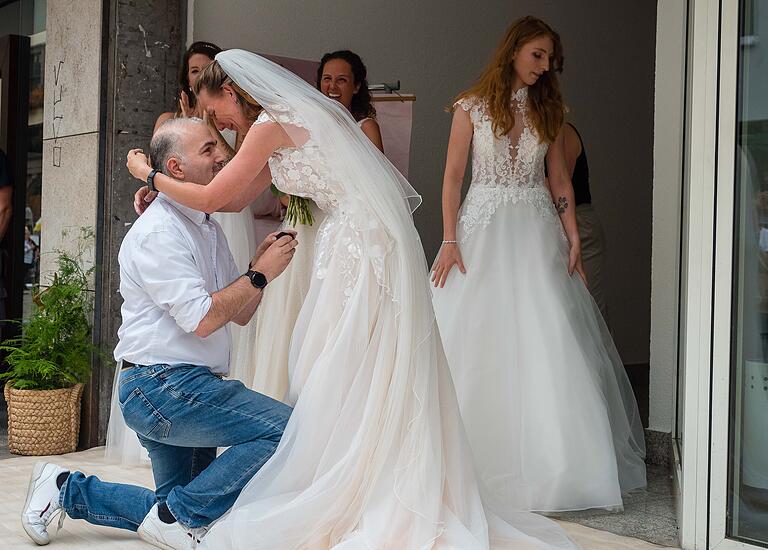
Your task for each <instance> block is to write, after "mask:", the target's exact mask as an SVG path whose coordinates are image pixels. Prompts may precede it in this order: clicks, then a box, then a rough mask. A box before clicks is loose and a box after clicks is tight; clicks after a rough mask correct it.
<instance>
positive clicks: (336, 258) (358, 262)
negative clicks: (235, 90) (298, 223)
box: [257, 106, 392, 305]
mask: <svg viewBox="0 0 768 550" xmlns="http://www.w3.org/2000/svg"><path fill="white" fill-rule="evenodd" d="M268 109H269V112H270V113H269V114H267V113H266V112H263V113H262V114H261V115H259V118H258V119H257V123H261V122H266V121H269V120H273V121H276V122H278V123H281V124H291V125H294V126H301V127H303V125H302V124H301V121H298V120H297V119H296V117H294V116H293V115H292V113H290V112H287V111H285V110H280V108H279V106H277V107H274V106H268ZM269 169H270V171H271V172H272V179H273V182H274V184H275V186H276V187H277V188H278V189H279V190H280V191H282V192H283V193H288V194H290V195H298V196H301V197H307V198H310V199H312V200H313V201H314V202H315V203H317V205H318V207H319V208H320V209H322V210H324V211H325V212H327V213H328V217H327V218H326V219H325V221H324V222H323V223H322V225H321V226H320V227H319V228H318V233H317V237H316V240H315V261H314V266H313V274H314V276H315V277H317V278H319V279H325V278H328V277H337V276H341V279H342V289H343V293H344V298H343V305H346V304H347V301H348V300H349V298H350V297H351V296H352V294H353V293H354V289H355V286H356V284H357V282H358V281H359V280H360V277H361V274H362V273H363V270H365V269H368V268H370V269H371V270H372V271H373V273H374V276H375V277H376V280H377V282H378V283H379V285H380V286H381V287H382V288H383V289H384V291H385V292H387V293H389V276H388V272H387V270H386V269H385V266H386V265H388V264H387V262H386V258H387V256H388V255H389V254H390V252H391V246H392V244H391V243H392V239H391V237H390V236H389V234H388V233H387V231H386V230H385V229H384V228H383V227H382V226H381V225H380V224H379V223H378V221H376V219H375V218H373V217H372V216H371V215H370V212H369V209H368V207H367V206H366V205H365V204H363V203H361V202H360V200H359V199H356V198H355V197H349V196H346V194H345V193H344V188H343V185H341V183H340V182H339V181H338V180H337V179H336V176H335V175H334V174H333V173H332V172H331V170H330V168H329V167H328V164H327V162H326V160H325V158H324V157H323V155H322V153H321V152H320V150H319V148H318V147H317V145H316V144H315V142H314V141H313V140H312V136H310V138H309V139H308V140H307V141H306V142H305V143H304V144H303V145H301V146H299V147H291V148H287V147H285V148H281V149H278V150H277V151H275V152H274V153H273V154H272V156H271V157H270V158H269Z"/></svg>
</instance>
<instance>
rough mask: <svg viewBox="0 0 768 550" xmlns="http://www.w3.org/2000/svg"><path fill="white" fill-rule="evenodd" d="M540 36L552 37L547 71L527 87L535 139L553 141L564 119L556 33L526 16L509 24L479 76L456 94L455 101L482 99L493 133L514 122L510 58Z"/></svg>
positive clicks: (507, 129) (559, 45)
mask: <svg viewBox="0 0 768 550" xmlns="http://www.w3.org/2000/svg"><path fill="white" fill-rule="evenodd" d="M541 36H548V37H549V38H550V39H551V40H552V45H553V52H552V58H551V59H550V64H549V70H548V71H546V72H545V73H544V74H543V75H541V77H540V78H539V79H538V80H537V81H536V83H535V84H534V85H532V86H530V87H529V88H528V110H529V116H530V117H531V121H532V123H533V126H534V127H535V128H536V131H537V132H538V134H539V138H540V139H541V140H542V141H544V142H546V143H552V142H553V141H555V138H556V137H557V134H558V133H559V132H560V128H561V127H562V126H563V123H564V122H565V104H564V102H563V96H562V94H561V93H560V85H559V83H558V81H557V73H560V72H562V71H563V45H562V43H561V41H560V35H559V34H557V33H556V32H555V31H554V30H553V29H552V27H550V26H549V25H547V24H546V23H545V22H544V21H542V20H541V19H537V18H536V17H532V16H530V15H529V16H526V17H522V18H520V19H518V20H517V21H515V22H514V23H512V25H510V27H509V28H508V29H507V32H506V33H505V34H504V39H503V40H502V41H501V44H499V47H498V48H497V49H496V52H495V53H494V54H493V57H492V58H491V61H490V63H489V64H488V66H487V67H486V68H485V70H484V71H483V73H482V74H481V75H480V78H478V79H477V82H476V83H475V84H474V85H473V86H472V87H471V88H469V89H468V90H466V91H464V92H462V93H460V94H459V95H458V96H457V97H456V100H459V99H461V98H465V97H469V96H475V97H478V98H481V99H484V100H486V102H487V104H488V110H489V114H490V116H491V119H492V120H493V131H494V132H496V134H497V135H504V134H507V133H509V132H510V131H511V130H512V128H513V127H514V125H515V110H514V106H513V105H512V94H513V85H514V83H515V68H514V61H513V60H512V57H513V56H514V55H515V53H517V52H518V51H519V50H520V48H522V47H523V45H525V44H526V43H528V42H530V41H531V40H534V39H536V38H539V37H541Z"/></svg>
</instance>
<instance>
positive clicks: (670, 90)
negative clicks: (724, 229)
mask: <svg viewBox="0 0 768 550" xmlns="http://www.w3.org/2000/svg"><path fill="white" fill-rule="evenodd" d="M685 4H686V2H685V0H661V1H660V2H659V18H658V27H657V33H656V44H657V48H656V92H655V93H656V98H655V114H654V119H655V129H656V131H655V144H654V167H653V181H654V186H653V257H652V269H651V282H652V292H651V377H650V418H649V428H651V429H653V430H657V431H662V432H671V431H673V425H674V418H673V416H674V415H673V412H674V403H675V389H676V384H677V380H676V375H677V344H678V340H677V312H678V301H679V292H678V286H679V275H678V271H679V257H680V211H681V209H680V204H681V200H682V196H681V192H682V169H681V166H682V164H683V154H682V141H683V106H684V101H683V94H684V84H685V82H684V74H685V12H686V6H685Z"/></svg>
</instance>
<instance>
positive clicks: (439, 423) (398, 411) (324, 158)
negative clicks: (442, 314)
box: [202, 50, 573, 550]
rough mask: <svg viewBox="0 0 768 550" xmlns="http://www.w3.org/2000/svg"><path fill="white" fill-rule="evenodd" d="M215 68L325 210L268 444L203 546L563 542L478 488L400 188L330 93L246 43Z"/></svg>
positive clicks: (465, 547) (283, 179)
mask: <svg viewBox="0 0 768 550" xmlns="http://www.w3.org/2000/svg"><path fill="white" fill-rule="evenodd" d="M217 60H218V61H219V63H220V64H221V66H222V68H223V69H224V70H225V72H226V73H227V74H228V75H229V76H230V77H231V78H232V79H233V80H234V81H235V82H236V83H237V84H238V85H239V86H240V87H241V88H243V89H245V90H246V91H247V92H248V93H249V94H250V95H251V96H253V97H254V99H256V101H258V102H259V103H260V104H261V105H262V106H263V107H264V108H265V109H266V110H267V112H268V113H269V115H270V118H271V120H272V121H276V122H278V123H279V124H280V125H281V126H282V127H283V129H284V130H285V131H286V132H287V133H288V134H289V135H290V136H291V137H292V138H293V141H294V143H296V147H291V148H284V149H280V150H278V151H277V152H276V153H275V154H273V155H272V157H271V158H270V160H269V166H270V169H271V171H272V176H273V178H274V181H275V184H276V185H277V186H278V188H280V190H281V191H284V192H286V193H289V194H293V195H300V196H304V197H309V198H311V199H312V200H313V201H315V203H316V204H317V205H318V207H319V208H320V209H322V210H323V211H324V212H325V213H326V218H325V220H324V221H323V222H322V224H320V226H319V227H318V234H317V240H316V250H315V255H314V261H313V264H312V276H311V281H310V284H309V291H308V294H307V297H306V299H305V300H304V303H303V305H302V307H301V311H300V313H299V315H298V319H297V322H296V327H295V329H294V334H293V342H292V345H291V353H290V358H289V362H290V365H291V369H292V377H291V391H292V392H294V393H295V395H297V396H298V399H297V401H296V406H295V409H294V412H293V414H292V416H291V419H290V421H289V423H288V426H287V428H286V430H285V434H284V436H283V439H282V440H281V442H280V445H279V447H278V449H277V451H276V453H275V455H274V456H273V457H272V458H271V459H270V460H269V461H268V462H267V463H266V464H265V465H264V466H263V467H262V468H261V470H260V471H259V472H258V473H256V475H255V476H254V477H253V478H252V479H251V481H250V482H249V483H248V484H247V485H246V487H245V488H244V489H243V491H242V493H241V494H240V496H239V498H238V500H237V502H236V503H235V504H234V506H233V508H232V509H231V510H230V512H228V514H227V515H225V516H224V517H223V518H222V519H221V520H219V521H218V522H216V523H215V524H214V525H213V526H212V528H211V529H210V531H208V534H207V535H206V536H205V537H204V538H203V540H202V547H204V548H208V549H216V550H220V549H227V548H231V549H235V548H237V549H246V548H258V549H269V550H275V549H309V550H315V549H327V548H335V549H337V550H348V549H355V550H358V549H359V550H363V549H371V548H376V549H387V550H410V549H413V550H417V549H428V548H436V549H441V550H444V549H456V550H458V549H462V550H473V549H487V548H496V549H502V548H509V549H523V548H572V547H573V545H572V543H571V542H570V541H569V540H568V538H567V537H566V536H565V534H564V532H563V531H562V530H561V529H560V528H559V527H558V526H557V525H556V524H554V523H553V522H551V521H550V520H548V519H546V518H543V517H540V516H536V515H534V514H530V513H526V512H514V511H511V510H504V511H503V513H502V514H501V515H503V517H504V519H503V520H502V519H501V518H500V515H498V514H497V513H495V512H492V511H491V510H490V509H489V508H488V507H487V506H486V505H485V504H484V502H483V499H482V497H481V490H480V488H479V486H478V484H477V482H476V479H475V475H474V469H473V465H472V461H471V458H470V453H469V449H468V447H467V444H466V440H465V436H464V431H463V428H462V425H461V420H460V416H459V410H458V406H457V403H456V397H455V393H454V390H453V385H452V383H451V378H450V374H449V372H448V367H447V364H446V361H445V357H444V354H443V351H442V346H441V344H440V339H439V336H438V334H437V331H436V330H435V326H434V315H433V312H432V308H431V305H430V301H429V300H430V297H429V288H428V285H427V283H426V281H425V280H424V273H426V270H427V266H426V262H425V259H424V254H423V250H422V248H421V243H420V241H419V237H418V234H417V232H416V229H415V227H414V226H413V220H412V218H411V215H410V212H409V210H408V202H407V201H408V200H409V199H412V198H414V196H413V192H412V188H410V186H408V184H407V182H405V180H404V179H403V178H402V176H400V175H399V173H398V172H397V171H396V169H395V168H394V167H393V166H392V165H391V163H389V162H388V161H387V160H386V158H385V157H384V156H383V155H381V153H380V152H379V151H378V150H376V149H375V147H374V146H373V145H372V144H371V143H370V142H369V141H368V139H367V138H366V137H365V135H364V134H363V133H362V132H361V131H360V130H359V128H357V126H356V125H355V124H354V121H353V120H352V119H351V118H350V117H349V115H348V114H347V113H346V112H345V111H344V109H343V107H341V106H340V105H339V104H338V103H336V102H334V101H333V100H330V99H328V98H325V96H323V95H322V94H320V93H319V92H317V91H316V90H314V89H313V88H311V87H310V86H308V85H307V84H306V83H304V82H303V81H301V80H300V79H298V78H297V77H295V76H293V75H291V74H290V73H288V72H287V71H285V70H284V69H282V68H281V67H279V66H277V65H275V64H273V63H271V62H269V61H267V60H265V59H263V58H261V57H259V56H256V55H255V54H251V53H248V52H244V51H241V50H228V51H226V52H223V53H222V54H219V55H218V56H217Z"/></svg>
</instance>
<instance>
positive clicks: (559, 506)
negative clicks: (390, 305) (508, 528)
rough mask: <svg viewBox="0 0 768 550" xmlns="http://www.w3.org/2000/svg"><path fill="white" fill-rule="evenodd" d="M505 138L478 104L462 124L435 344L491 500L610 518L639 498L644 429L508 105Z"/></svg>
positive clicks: (541, 156) (524, 128)
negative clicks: (591, 511)
mask: <svg viewBox="0 0 768 550" xmlns="http://www.w3.org/2000/svg"><path fill="white" fill-rule="evenodd" d="M514 102H515V106H516V109H517V115H516V122H515V127H514V128H513V130H512V132H510V135H506V136H502V137H499V136H496V135H495V134H494V132H493V129H492V126H491V118H490V116H489V114H488V112H487V110H486V106H485V103H484V102H483V101H482V100H479V99H477V98H464V99H462V100H460V101H459V102H458V103H457V108H461V109H464V110H465V111H467V112H468V113H469V116H470V118H471V120H472V125H473V129H474V134H473V138H472V184H471V186H470V188H469V192H468V193H467V196H466V199H465V200H464V203H463V205H462V208H461V211H460V214H459V221H458V228H457V229H458V232H457V240H458V241H459V246H460V249H461V254H462V259H463V261H464V265H465V267H466V274H462V273H460V272H459V271H458V269H456V268H454V269H453V270H452V271H451V273H450V275H449V277H448V280H447V282H446V284H445V287H444V288H436V289H434V290H433V304H434V308H435V314H436V316H437V321H438V326H439V328H440V334H441V338H442V340H443V345H444V348H445V352H446V355H447V357H448V363H449V365H450V368H451V374H452V375H453V380H454V384H455V386H456V393H457V395H458V399H459V405H460V407H461V412H462V417H463V419H464V424H465V426H466V431H467V434H468V436H469V441H470V444H471V447H472V450H473V453H474V456H475V460H476V464H477V467H478V470H479V473H480V475H481V476H482V478H483V480H484V481H485V484H486V486H487V487H489V488H490V489H491V490H492V491H493V495H494V497H495V498H496V499H497V500H499V501H501V502H504V503H507V504H511V505H514V506H518V507H522V508H524V509H528V510H537V511H564V510H578V509H586V508H592V507H604V508H619V507H621V505H622V492H625V491H628V490H631V489H635V488H638V487H643V486H645V463H644V461H643V459H644V455H645V445H644V439H643V427H642V424H641V422H640V417H639V414H638V411H637V404H636V402H635V399H634V396H633V394H632V388H631V387H630V385H629V380H628V379H627V375H626V373H625V371H624V367H623V365H622V362H621V359H620V358H619V355H618V353H617V351H616V348H615V346H614V344H613V341H612V339H611V336H610V334H609V333H608V329H607V327H606V325H605V323H604V322H603V319H602V317H601V315H600V312H599V310H598V309H597V306H596V305H595V303H594V301H593V299H592V297H591V296H590V294H589V292H588V291H587V289H586V287H585V285H584V284H583V281H582V280H581V278H580V277H579V276H578V275H576V274H574V275H573V276H569V275H568V272H567V266H568V251H569V246H568V242H567V239H566V236H565V233H564V232H563V227H562V223H561V222H560V218H559V216H558V214H557V212H556V211H555V208H554V205H553V202H552V197H551V194H550V191H549V190H548V189H547V187H546V186H545V180H544V163H545V158H546V155H547V151H548V146H547V145H546V144H544V143H542V142H541V141H539V139H538V135H537V133H536V130H535V128H534V127H533V125H532V124H531V121H530V119H529V117H528V112H527V109H528V107H527V106H528V94H527V88H522V89H521V90H520V91H518V93H517V94H516V96H515V98H514Z"/></svg>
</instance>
